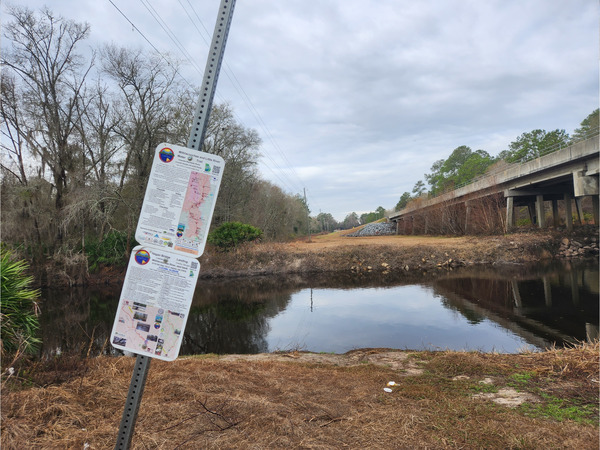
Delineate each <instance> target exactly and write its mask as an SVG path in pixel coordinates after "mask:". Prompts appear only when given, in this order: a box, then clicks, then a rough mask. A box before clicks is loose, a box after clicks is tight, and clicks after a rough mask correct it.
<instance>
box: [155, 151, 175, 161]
mask: <svg viewBox="0 0 600 450" xmlns="http://www.w3.org/2000/svg"><path fill="white" fill-rule="evenodd" d="M158 156H159V157H160V160H161V161H162V162H166V163H168V162H171V161H172V160H173V158H175V153H174V152H173V150H171V149H170V148H169V147H165V148H163V149H162V150H161V151H160V152H158Z"/></svg>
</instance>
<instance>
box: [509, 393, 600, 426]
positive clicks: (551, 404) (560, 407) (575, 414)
mask: <svg viewBox="0 0 600 450" xmlns="http://www.w3.org/2000/svg"><path fill="white" fill-rule="evenodd" d="M539 395H540V397H542V399H543V401H542V402H541V403H535V404H530V403H524V404H522V405H521V406H520V410H521V411H522V412H523V413H524V414H525V415H527V416H531V417H540V418H545V419H552V420H556V421H558V422H562V421H565V420H572V421H574V422H577V423H586V424H590V425H596V424H597V423H598V408H597V406H595V405H592V404H589V403H588V404H574V403H577V402H576V401H574V400H573V399H562V398H558V397H555V396H553V395H549V394H545V393H540V394H539Z"/></svg>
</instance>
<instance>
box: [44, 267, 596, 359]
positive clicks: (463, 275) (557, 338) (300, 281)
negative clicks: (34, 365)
mask: <svg viewBox="0 0 600 450" xmlns="http://www.w3.org/2000/svg"><path fill="white" fill-rule="evenodd" d="M598 285H599V279H598V263H597V261H591V262H590V261H587V262H571V263H548V264H545V265H537V266H533V267H523V266H511V267H504V268H502V269H500V268H495V267H479V268H462V269H459V270H451V271H443V272H441V273H440V274H438V275H437V276H435V277H434V276H432V274H424V275H422V276H415V275H414V274H413V275H407V274H404V273H403V274H391V273H390V274H387V275H382V274H371V275H368V276H359V275H350V274H349V275H346V276H339V275H336V276H334V275H331V274H328V275H318V276H316V275H315V276H297V275H291V276H286V277H258V278H243V279H233V280H231V279H230V280H226V281H207V280H202V279H201V280H199V281H198V286H197V288H196V291H195V294H194V301H193V303H192V308H191V311H190V316H189V318H188V321H187V326H186V329H185V332H184V340H183V345H182V347H181V352H180V355H186V354H201V353H219V354H226V353H262V352H272V351H276V350H307V351H313V352H335V353H344V352H347V351H349V350H352V349H356V348H366V347H385V348H396V349H414V350H422V349H428V350H444V349H451V350H480V351H485V352H491V351H496V352H505V353H514V352H518V351H520V350H525V349H531V350H539V349H543V348H547V347H550V346H552V345H558V346H562V345H565V344H569V343H575V342H577V341H586V340H591V339H597V338H598V315H599V311H598V309H599V308H598V303H599V301H598ZM119 295H120V287H117V288H113V289H105V290H98V289H90V288H74V289H70V290H45V291H44V292H43V302H42V305H41V306H42V320H41V322H42V337H43V348H42V354H43V355H45V356H50V355H54V354H58V353H73V352H75V353H82V354H89V355H98V354H101V353H102V354H120V352H118V351H116V350H115V349H113V348H112V347H111V345H110V344H109V342H108V337H109V335H110V332H111V329H112V325H113V321H114V318H115V313H116V308H117V303H118V299H119Z"/></svg>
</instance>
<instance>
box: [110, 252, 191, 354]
mask: <svg viewBox="0 0 600 450" xmlns="http://www.w3.org/2000/svg"><path fill="white" fill-rule="evenodd" d="M199 272H200V263H199V262H198V261H197V260H196V259H194V258H191V257H189V256H184V255H177V254H175V253H171V252H168V251H165V250H162V249H159V248H152V247H142V246H141V245H140V246H137V247H135V248H134V249H133V251H132V252H131V257H130V258H129V265H128V266H127V273H126V275H125V281H124V282H123V289H122V291H121V297H120V299H119V306H118V307H117V314H116V316H115V321H114V324H113V329H112V333H111V336H110V342H111V343H112V346H113V347H115V348H117V349H120V350H126V351H130V352H132V353H137V354H140V355H145V356H149V357H152V358H158V359H163V360H165V361H173V360H174V359H175V358H177V355H178V354H179V349H180V347H181V341H182V336H183V331H184V330H185V324H186V321H187V318H188V315H189V311H190V306H191V305H192V298H193V296H194V290H195V288H196V282H197V281H198V273H199Z"/></svg>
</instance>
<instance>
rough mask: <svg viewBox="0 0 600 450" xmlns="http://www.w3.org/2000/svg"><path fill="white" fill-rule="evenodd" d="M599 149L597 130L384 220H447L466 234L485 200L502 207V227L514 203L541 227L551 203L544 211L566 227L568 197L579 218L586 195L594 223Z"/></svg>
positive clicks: (407, 228)
mask: <svg viewBox="0 0 600 450" xmlns="http://www.w3.org/2000/svg"><path fill="white" fill-rule="evenodd" d="M598 151H599V137H598V135H596V136H594V137H591V138H589V139H586V140H584V141H580V142H577V143H575V144H573V145H571V146H569V147H566V148H563V149H560V150H557V151H555V152H553V153H549V154H547V155H544V156H541V157H539V158H536V159H533V160H531V161H527V162H524V163H520V164H509V165H507V166H506V167H505V168H502V169H501V170H498V171H495V172H494V173H489V174H487V175H484V176H483V177H481V178H480V179H478V180H476V181H474V182H472V183H470V184H468V185H466V186H463V187H460V188H458V189H455V190H453V191H450V192H446V193H443V194H441V195H439V196H437V197H434V198H429V199H418V201H416V202H413V203H410V204H409V205H408V206H407V207H406V208H404V209H403V210H401V211H398V212H396V213H393V214H391V215H390V216H389V220H390V221H392V222H396V229H397V233H398V234H410V233H412V234H416V233H424V234H427V233H431V232H434V233H436V232H446V231H444V230H443V229H440V227H444V226H450V225H447V224H446V223H447V222H451V223H452V226H451V229H452V230H453V232H456V230H461V231H462V232H465V233H468V232H471V231H472V230H471V228H473V223H474V217H475V215H474V210H476V209H481V208H482V206H481V202H482V201H483V200H485V199H488V200H490V201H491V202H492V203H493V204H494V205H496V207H498V206H501V205H502V206H505V207H506V218H505V221H504V225H505V227H506V228H507V229H510V228H512V227H514V226H515V207H517V206H527V209H528V212H529V217H530V219H531V222H532V223H536V224H537V225H538V226H539V227H540V228H542V227H544V226H546V211H545V206H546V202H551V208H549V211H550V213H551V214H552V221H553V224H554V226H558V225H559V224H560V222H561V221H562V222H564V225H565V226H566V227H567V228H568V229H571V228H572V227H573V201H574V202H575V212H576V213H577V217H578V221H579V222H582V221H583V204H582V200H583V198H586V197H588V198H591V203H592V210H593V211H592V216H593V218H594V223H595V224H596V225H598V223H599V219H598V210H599V198H598V194H599V185H598V177H599V165H600V164H599V154H598ZM498 197H500V201H498ZM559 201H560V202H562V205H563V211H564V216H563V217H562V218H561V217H559V209H558V207H559V203H558V202H559ZM548 206H550V205H548ZM493 216H498V214H497V213H496V214H494V215H493ZM488 220H490V219H489V217H488ZM494 220H495V219H494Z"/></svg>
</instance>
